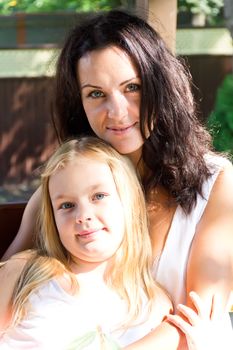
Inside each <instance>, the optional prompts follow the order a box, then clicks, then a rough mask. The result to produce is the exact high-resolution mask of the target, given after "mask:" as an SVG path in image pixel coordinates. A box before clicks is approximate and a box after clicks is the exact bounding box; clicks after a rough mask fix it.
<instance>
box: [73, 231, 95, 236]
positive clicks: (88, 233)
mask: <svg viewBox="0 0 233 350" xmlns="http://www.w3.org/2000/svg"><path fill="white" fill-rule="evenodd" d="M97 231H99V230H84V231H81V232H79V233H78V236H89V235H91V234H92V233H95V232H97Z"/></svg>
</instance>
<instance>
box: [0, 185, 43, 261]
mask: <svg viewBox="0 0 233 350" xmlns="http://www.w3.org/2000/svg"><path fill="white" fill-rule="evenodd" d="M40 197H41V188H40V187H39V188H38V189H37V190H36V191H35V192H34V194H33V195H32V196H31V198H30V200H29V201H28V204H27V206H26V208H25V210H24V213H23V217H22V221H21V224H20V228H19V231H18V233H17V235H16V236H15V238H14V240H13V242H12V243H11V245H10V246H9V247H8V249H7V250H6V252H5V253H4V255H3V257H2V258H1V260H2V261H5V260H7V259H9V258H10V257H11V256H12V255H13V254H16V253H18V252H19V251H22V250H25V249H29V248H32V246H33V232H34V228H35V223H36V217H37V212H38V208H39V202H40Z"/></svg>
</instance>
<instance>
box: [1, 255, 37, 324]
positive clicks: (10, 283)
mask: <svg viewBox="0 0 233 350" xmlns="http://www.w3.org/2000/svg"><path fill="white" fill-rule="evenodd" d="M31 255H32V253H31V252H30V251H25V252H22V253H18V254H16V255H13V256H12V257H11V258H10V259H9V260H7V261H5V262H3V263H1V265H0V281H1V285H3V286H4V288H0V305H1V308H0V329H3V328H5V326H6V325H7V324H8V322H9V320H10V315H11V301H12V296H13V293H14V289H15V286H16V283H17V281H18V279H19V277H20V275H21V273H22V271H23V269H24V267H25V265H26V263H27V262H28V260H29V259H30V257H31Z"/></svg>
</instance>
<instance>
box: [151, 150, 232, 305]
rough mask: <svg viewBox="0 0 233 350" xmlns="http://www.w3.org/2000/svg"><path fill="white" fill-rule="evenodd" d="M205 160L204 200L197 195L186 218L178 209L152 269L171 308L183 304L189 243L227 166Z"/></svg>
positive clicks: (222, 161)
mask: <svg viewBox="0 0 233 350" xmlns="http://www.w3.org/2000/svg"><path fill="white" fill-rule="evenodd" d="M205 158H206V162H207V164H208V166H209V168H210V170H211V173H212V175H211V176H210V177H209V178H208V180H207V181H205V182H204V183H203V187H202V191H203V196H201V195H199V194H198V195H197V202H196V205H195V207H194V208H193V210H192V211H191V213H190V214H188V215H186V214H185V213H184V211H183V210H182V208H181V207H180V206H178V207H177V209H176V212H175V214H174V217H173V220H172V223H171V227H170V231H169V233H168V236H167V239H166V243H165V247H164V249H163V252H162V253H161V255H160V257H159V258H158V259H157V260H156V261H155V262H154V266H153V273H154V277H155V279H156V281H158V282H159V283H160V284H161V285H162V286H163V287H164V288H165V289H166V290H167V291H168V293H169V294H170V296H171V299H172V301H173V303H174V306H176V305H177V304H179V303H183V304H185V303H186V298H185V278H186V269H187V262H188V258H189V253H190V249H191V245H192V241H193V238H194V236H195V233H196V228H197V225H198V223H199V221H200V220H201V217H202V215H203V213H204V210H205V208H206V205H207V203H208V199H209V196H210V193H211V190H212V188H213V185H214V183H215V181H216V179H217V177H218V175H219V172H220V171H221V170H222V168H223V167H224V166H225V165H226V164H228V163H229V161H228V160H227V159H225V158H222V157H218V156H213V155H207V156H206V157H205Z"/></svg>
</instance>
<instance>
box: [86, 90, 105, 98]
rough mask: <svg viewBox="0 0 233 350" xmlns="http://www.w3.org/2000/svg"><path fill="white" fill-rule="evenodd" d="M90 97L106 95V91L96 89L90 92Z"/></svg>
mask: <svg viewBox="0 0 233 350" xmlns="http://www.w3.org/2000/svg"><path fill="white" fill-rule="evenodd" d="M88 97H92V98H99V97H104V93H103V91H100V90H95V91H92V92H90V93H89V94H88Z"/></svg>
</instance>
